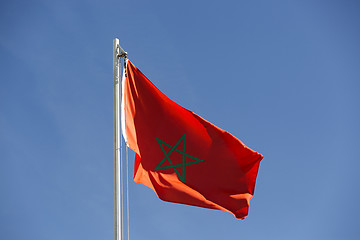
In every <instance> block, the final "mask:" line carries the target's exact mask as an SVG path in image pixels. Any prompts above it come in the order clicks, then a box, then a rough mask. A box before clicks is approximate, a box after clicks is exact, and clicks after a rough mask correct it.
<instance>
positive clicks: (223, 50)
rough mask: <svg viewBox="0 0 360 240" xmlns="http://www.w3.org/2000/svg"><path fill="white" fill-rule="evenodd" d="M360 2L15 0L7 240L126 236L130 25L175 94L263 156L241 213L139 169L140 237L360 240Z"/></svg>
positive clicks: (1, 152)
mask: <svg viewBox="0 0 360 240" xmlns="http://www.w3.org/2000/svg"><path fill="white" fill-rule="evenodd" d="M359 12H360V3H359V1H355V0H354V1H351V0H348V1H341V0H322V1H321V0H302V1H280V0H274V1H267V0H257V1H243V0H237V1H235V0H231V1H230V0H223V1H189V0H183V1H165V0H163V1H159V0H152V1H150V0H149V1H146V0H138V1H120V0H116V1H109V0H103V1H94V0H88V1H84V0H80V1H77V0H71V1H70V0H51V1H46V0H42V1H40V0H31V1H19V0H12V1H2V2H1V3H0V69H1V72H0V74H1V75H0V76H1V77H0V79H1V80H0V163H1V167H0V194H1V195H0V239H4V240H8V239H9V240H13V239H14V240H21V239H30V240H32V239H34V240H49V239H51V240H58V239H59V240H63V239H74V240H75V239H76V240H77V239H88V240H92V239H94V240H98V239H113V102H112V101H113V96H112V81H113V80H112V41H113V38H115V37H118V38H119V39H120V44H121V45H122V47H123V48H124V49H125V50H126V51H127V52H128V54H129V59H130V60H131V61H132V62H133V63H134V64H135V65H136V66H137V67H138V68H140V70H141V71H142V72H143V73H144V74H145V75H147V77H148V78H149V79H150V80H151V81H152V82H153V83H154V84H155V85H156V86H157V87H158V88H159V89H160V90H161V91H163V92H164V93H165V94H166V95H167V96H168V97H170V98H171V99H173V100H174V101H176V102H177V103H179V104H180V105H182V106H184V107H186V108H188V109H189V110H191V111H194V112H195V113H197V114H199V115H200V116H202V117H204V118H205V119H207V120H208V121H210V122H212V123H214V124H215V125H217V126H219V127H221V128H223V129H225V130H227V131H229V132H230V133H232V134H233V135H235V136H236V137H238V138H239V139H240V140H242V141H243V142H244V143H245V144H246V145H247V146H249V147H250V148H252V149H254V150H256V151H258V152H260V153H262V154H263V155H264V159H263V161H262V162H261V165H260V169H259V174H258V179H257V185H256V188H255V196H254V198H253V199H252V201H251V204H250V211H249V216H248V217H247V218H246V219H245V220H242V221H240V220H237V219H235V218H234V216H232V215H231V214H229V213H226V212H222V211H216V210H209V209H203V208H197V207H191V206H186V205H180V204H173V203H167V202H163V201H161V200H159V199H158V198H157V197H156V195H155V194H154V193H153V192H152V191H151V190H150V189H149V188H147V187H145V186H143V185H140V184H136V183H134V182H133V181H132V179H131V180H130V224H131V225H130V238H131V239H133V240H148V239H149V240H151V239H156V240H163V239H164V240H167V239H172V240H180V239H206V240H218V239H256V240H257V239H276V240H278V239H280V240H281V239H284V240H288V239H302V240H303V239H326V240H331V239H358V238H359V236H360V226H359V218H358V216H359V215H360V205H359V202H360V187H359V184H360V175H359V173H358V171H359V167H360V163H359V160H360V159H359V152H360V150H359V149H360V146H359V142H360V140H359V137H360V127H359V126H360V124H359V123H360V107H359V103H360V95H359V91H360V14H359ZM129 158H130V163H131V167H130V175H131V176H132V175H133V158H134V154H133V153H132V152H130V154H129Z"/></svg>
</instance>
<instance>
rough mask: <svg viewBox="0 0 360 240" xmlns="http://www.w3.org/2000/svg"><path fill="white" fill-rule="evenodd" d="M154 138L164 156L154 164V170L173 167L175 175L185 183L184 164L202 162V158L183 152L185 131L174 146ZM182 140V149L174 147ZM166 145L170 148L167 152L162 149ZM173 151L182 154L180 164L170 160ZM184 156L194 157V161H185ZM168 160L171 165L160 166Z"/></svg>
mask: <svg viewBox="0 0 360 240" xmlns="http://www.w3.org/2000/svg"><path fill="white" fill-rule="evenodd" d="M155 138H156V141H157V142H158V144H159V146H160V148H161V150H162V152H163V153H164V155H165V157H164V158H163V159H162V160H161V162H160V163H159V164H158V165H157V166H156V168H155V169H154V171H157V170H162V169H169V168H173V169H174V171H175V173H176V174H177V176H178V177H179V179H180V180H181V181H182V182H183V183H185V166H188V165H192V164H195V163H199V162H203V161H204V160H202V159H199V158H196V157H193V156H190V155H189V154H187V153H185V142H186V133H184V135H182V137H181V138H180V139H179V140H178V141H177V142H176V143H175V145H174V146H171V145H170V144H168V143H166V142H164V141H162V140H161V139H159V138H157V137H155ZM182 141H183V149H182V151H181V150H179V149H177V148H176V147H177V146H178V145H179V144H180V143H181V142H182ZM163 145H165V146H167V147H169V148H170V151H169V152H168V153H167V152H166V151H165V149H164V146H163ZM173 151H176V152H178V153H180V154H182V163H181V164H173V163H172V161H171V160H170V155H171V153H172V152H173ZM185 157H188V158H191V159H194V160H195V161H192V162H185ZM166 160H168V162H169V163H170V164H171V165H168V166H161V165H163V163H164V162H165V161H166ZM177 167H182V174H180V173H179V171H178V170H177V169H176V168H177Z"/></svg>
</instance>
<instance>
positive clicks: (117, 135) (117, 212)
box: [113, 38, 127, 240]
mask: <svg viewBox="0 0 360 240" xmlns="http://www.w3.org/2000/svg"><path fill="white" fill-rule="evenodd" d="M126 54H127V53H126V52H125V51H124V50H123V49H122V48H121V47H120V45H119V39H117V38H115V39H114V40H113V73H114V74H113V76H114V77H113V82H114V239H115V240H121V239H122V237H121V236H122V234H121V217H122V211H121V203H120V201H121V198H120V186H121V177H120V174H121V173H120V166H121V165H120V163H121V162H122V142H121V127H120V86H121V84H120V80H119V79H120V68H121V64H120V63H121V61H120V58H121V57H125V56H126Z"/></svg>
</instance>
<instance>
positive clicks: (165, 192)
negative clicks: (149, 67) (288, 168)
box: [121, 60, 263, 219]
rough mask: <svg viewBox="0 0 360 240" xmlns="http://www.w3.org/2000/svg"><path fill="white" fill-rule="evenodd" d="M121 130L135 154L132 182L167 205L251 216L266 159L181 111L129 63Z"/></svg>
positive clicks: (197, 117)
mask: <svg viewBox="0 0 360 240" xmlns="http://www.w3.org/2000/svg"><path fill="white" fill-rule="evenodd" d="M124 70H125V74H123V79H122V89H123V93H122V103H121V107H122V129H123V131H122V132H123V136H124V138H125V141H126V143H127V145H128V147H129V148H131V149H132V150H133V151H135V153H136V155H135V172H134V181H135V182H137V183H141V184H144V185H146V186H148V187H150V188H151V189H152V190H153V191H154V192H155V193H156V194H157V196H158V197H159V198H160V199H162V200H164V201H168V202H174V203H181V204H188V205H193V206H199V207H204V208H211V209H218V210H223V211H227V212H230V213H233V214H234V215H235V217H236V218H238V219H243V218H245V217H246V216H247V215H248V208H249V201H250V199H251V198H252V197H253V194H254V188H255V181H256V177H257V173H258V168H259V164H260V161H261V159H262V158H263V156H262V155H261V154H260V153H257V152H255V151H253V150H251V149H250V148H248V147H247V146H245V145H244V144H243V143H242V142H241V141H240V140H239V139H237V138H235V137H234V136H233V135H231V134H230V133H228V132H226V131H224V130H222V129H220V128H219V127H217V126H215V125H213V124H211V123H210V122H208V121H206V120H205V119H203V118H202V117H200V116H198V115H196V114H195V113H193V112H191V111H189V110H187V109H185V108H183V107H181V106H180V105H178V104H177V103H175V102H174V101H172V100H171V99H169V98H168V97H167V96H165V95H164V94H163V93H162V92H161V91H160V90H159V89H157V88H156V87H155V85H154V84H153V83H151V82H150V81H149V80H148V79H147V78H146V76H145V75H144V74H143V73H142V72H141V71H140V70H139V69H138V68H137V67H135V66H134V64H133V63H131V62H130V61H129V60H126V68H125V69H124Z"/></svg>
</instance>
